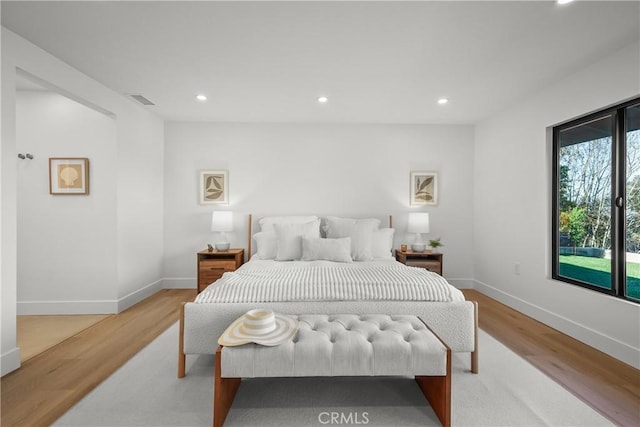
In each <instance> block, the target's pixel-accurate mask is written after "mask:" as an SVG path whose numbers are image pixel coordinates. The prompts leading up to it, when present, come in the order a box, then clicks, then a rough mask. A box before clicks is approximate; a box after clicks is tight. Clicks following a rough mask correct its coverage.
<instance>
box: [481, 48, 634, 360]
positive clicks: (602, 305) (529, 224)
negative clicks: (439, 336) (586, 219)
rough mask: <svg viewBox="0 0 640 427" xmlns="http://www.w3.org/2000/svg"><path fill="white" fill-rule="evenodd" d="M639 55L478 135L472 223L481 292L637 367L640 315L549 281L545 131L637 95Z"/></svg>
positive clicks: (565, 83) (593, 70)
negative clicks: (518, 266)
mask: <svg viewBox="0 0 640 427" xmlns="http://www.w3.org/2000/svg"><path fill="white" fill-rule="evenodd" d="M638 53H639V47H638V44H634V45H632V46H629V47H627V48H626V49H623V50H622V51H620V52H617V53H616V54H614V55H612V56H611V57H610V58H607V59H605V60H603V61H601V62H598V63H595V64H593V65H592V66H590V67H587V68H584V69H583V70H582V71H581V72H579V73H577V74H575V75H572V76H569V77H567V78H566V79H564V80H562V81H560V82H558V83H556V84H554V85H553V86H551V87H548V88H546V89H545V90H543V91H540V92H539V93H537V94H535V95H534V96H532V97H530V98H528V99H524V100H523V101H522V102H521V103H519V104H517V105H514V106H512V108H510V109H508V110H507V111H504V112H503V113H501V114H498V115H496V116H495V117H492V118H491V119H490V120H487V121H485V122H483V123H480V124H479V125H478V126H477V127H476V132H475V161H474V168H475V176H474V178H475V179H474V180H475V194H474V210H475V215H474V223H473V230H474V231H473V234H474V238H473V241H474V245H475V251H474V253H475V278H476V280H477V282H476V287H477V288H478V289H479V290H480V291H482V292H484V293H486V294H488V295H490V296H492V297H494V298H497V299H498V300H500V301H503V302H504V303H506V304H508V305H510V306H512V307H514V308H516V309H517V310H519V311H522V312H524V313H526V314H529V315H531V316H533V317H534V318H536V319H538V320H540V321H542V322H544V323H547V324H549V325H551V326H553V327H554V328H556V329H559V330H561V331H563V332H565V333H567V334H569V335H571V336H573V337H575V338H577V339H579V340H581V341H584V342H586V343H587V344H589V345H591V346H593V347H596V348H598V349H600V350H602V351H604V352H606V353H609V354H610V355H612V356H614V357H617V358H619V359H621V360H623V361H625V362H626V363H629V364H631V365H633V366H636V367H640V350H639V349H640V307H639V306H638V305H637V304H632V303H630V302H625V301H622V300H620V299H616V298H613V297H610V296H606V295H604V294H599V293H597V292H594V291H590V290H587V289H583V288H580V287H578V286H573V285H569V284H566V283H563V282H559V281H555V280H551V266H550V260H551V254H550V250H551V249H550V232H551V221H550V209H551V179H550V175H551V145H550V139H549V138H548V135H547V131H546V129H547V128H548V127H550V126H553V125H555V124H557V123H560V122H563V121H566V120H568V119H571V118H574V117H577V116H580V115H583V114H585V113H587V112H590V111H593V110H596V109H600V108H602V107H605V106H607V105H610V104H614V103H617V102H620V101H622V100H624V99H627V98H630V97H633V96H637V95H638V94H639V93H640V81H639V79H638V76H639V75H640V69H639V63H640V61H639V57H638V56H639V55H638ZM515 263H520V264H521V274H520V275H516V274H515Z"/></svg>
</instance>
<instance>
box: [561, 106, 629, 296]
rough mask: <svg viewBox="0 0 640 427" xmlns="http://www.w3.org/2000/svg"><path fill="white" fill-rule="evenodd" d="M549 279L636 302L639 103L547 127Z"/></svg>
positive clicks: (616, 107)
mask: <svg viewBox="0 0 640 427" xmlns="http://www.w3.org/2000/svg"><path fill="white" fill-rule="evenodd" d="M552 209H553V213H552V219H553V221H552V222H553V224H552V227H553V230H552V246H553V247H552V254H553V260H552V276H553V278H554V279H556V280H561V281H564V282H568V283H571V284H574V285H579V286H583V287H586V288H589V289H593V290H595V291H599V292H604V293H607V294H610V295H614V296H617V297H620V298H624V299H627V300H630V301H634V302H640V98H638V99H635V100H633V101H629V102H625V103H624V104H621V105H618V106H615V107H612V108H607V109H606V110H602V111H599V112H597V113H594V114H590V115H588V116H586V117H582V118H579V119H576V120H573V121H571V122H569V123H565V124H562V125H560V126H556V127H554V128H553V208H552Z"/></svg>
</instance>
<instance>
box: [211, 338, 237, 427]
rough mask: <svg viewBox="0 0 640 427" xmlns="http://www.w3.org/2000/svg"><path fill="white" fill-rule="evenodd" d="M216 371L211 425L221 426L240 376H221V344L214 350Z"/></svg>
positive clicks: (234, 394) (229, 407)
mask: <svg viewBox="0 0 640 427" xmlns="http://www.w3.org/2000/svg"><path fill="white" fill-rule="evenodd" d="M215 369H216V372H215V375H214V379H213V427H222V425H223V424H224V420H225V419H226V418H227V414H228V413H229V409H231V404H232V403H233V399H234V398H235V397H236V392H237V391H238V387H240V381H241V378H222V377H221V376H220V374H221V370H222V346H220V347H218V350H217V351H216V367H215Z"/></svg>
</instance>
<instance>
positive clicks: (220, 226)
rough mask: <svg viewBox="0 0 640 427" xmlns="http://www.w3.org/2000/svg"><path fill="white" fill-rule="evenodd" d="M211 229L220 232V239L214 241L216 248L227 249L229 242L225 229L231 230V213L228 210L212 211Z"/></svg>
mask: <svg viewBox="0 0 640 427" xmlns="http://www.w3.org/2000/svg"><path fill="white" fill-rule="evenodd" d="M211 231H214V232H219V233H220V238H219V239H220V240H219V241H217V242H215V243H214V244H215V247H216V250H218V251H226V250H229V247H230V246H231V243H229V239H227V234H226V232H227V231H233V213H231V212H229V211H213V215H212V216H211Z"/></svg>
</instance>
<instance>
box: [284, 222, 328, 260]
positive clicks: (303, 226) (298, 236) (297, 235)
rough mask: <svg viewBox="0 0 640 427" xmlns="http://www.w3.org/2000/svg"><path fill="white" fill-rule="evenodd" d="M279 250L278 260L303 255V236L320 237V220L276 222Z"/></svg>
mask: <svg viewBox="0 0 640 427" xmlns="http://www.w3.org/2000/svg"><path fill="white" fill-rule="evenodd" d="M273 228H274V229H275V230H276V241H277V245H278V250H277V252H276V261H292V260H296V259H300V258H301V257H302V237H320V220H319V219H316V220H315V221H311V222H307V223H278V222H276V223H274V224H273Z"/></svg>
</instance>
